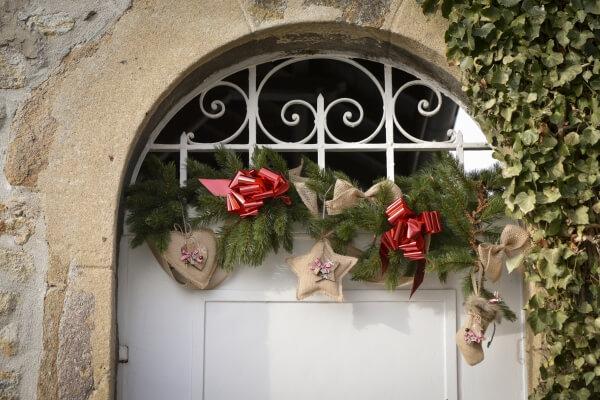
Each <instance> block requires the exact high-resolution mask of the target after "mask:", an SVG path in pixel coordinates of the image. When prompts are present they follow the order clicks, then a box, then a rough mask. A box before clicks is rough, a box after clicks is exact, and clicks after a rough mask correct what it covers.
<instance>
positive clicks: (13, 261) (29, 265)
mask: <svg viewBox="0 0 600 400" xmlns="http://www.w3.org/2000/svg"><path fill="white" fill-rule="evenodd" d="M32 271H33V258H32V257H31V255H29V254H27V253H25V252H23V251H13V250H6V249H0V273H4V274H6V275H8V277H9V278H10V279H12V280H14V281H16V282H21V283H25V282H27V281H28V280H29V278H30V276H31V273H32Z"/></svg>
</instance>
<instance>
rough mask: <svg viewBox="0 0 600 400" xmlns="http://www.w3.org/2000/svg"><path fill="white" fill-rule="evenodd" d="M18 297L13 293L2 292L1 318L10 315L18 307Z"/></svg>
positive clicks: (0, 295) (0, 301)
mask: <svg viewBox="0 0 600 400" xmlns="http://www.w3.org/2000/svg"><path fill="white" fill-rule="evenodd" d="M17 299H18V295H17V294H16V293H12V292H0V317H5V316H8V315H10V314H11V313H12V312H13V311H15V307H16V306H17Z"/></svg>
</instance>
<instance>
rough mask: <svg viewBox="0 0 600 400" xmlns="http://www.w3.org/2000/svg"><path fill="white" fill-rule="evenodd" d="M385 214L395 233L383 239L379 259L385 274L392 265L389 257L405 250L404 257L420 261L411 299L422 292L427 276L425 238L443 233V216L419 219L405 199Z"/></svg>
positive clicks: (424, 214)
mask: <svg viewBox="0 0 600 400" xmlns="http://www.w3.org/2000/svg"><path fill="white" fill-rule="evenodd" d="M385 214H386V215H387V217H388V222H389V223H390V224H392V225H393V227H392V229H390V230H389V231H387V232H385V233H384V234H383V235H382V236H381V246H380V248H379V255H380V257H381V266H382V269H383V271H384V272H385V271H386V270H387V268H388V265H389V253H390V251H393V250H402V253H403V255H404V257H406V258H408V259H409V260H413V261H418V265H417V270H416V271H415V277H414V281H413V287H412V290H411V293H410V295H411V296H412V295H413V293H414V292H415V291H416V290H417V289H418V288H419V286H420V285H421V283H422V282H423V278H424V276H425V253H426V252H427V249H426V248H425V247H426V244H425V236H424V235H428V234H433V233H439V232H441V231H442V225H441V221H440V220H441V218H440V213H439V212H438V211H424V212H422V213H421V214H419V215H416V214H415V213H414V212H413V211H412V210H411V209H410V208H409V207H408V205H407V204H406V201H405V200H404V198H402V197H401V198H399V199H398V200H396V201H394V202H393V203H392V204H390V205H389V206H388V207H387V209H386V211H385Z"/></svg>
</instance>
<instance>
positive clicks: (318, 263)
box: [309, 258, 335, 282]
mask: <svg viewBox="0 0 600 400" xmlns="http://www.w3.org/2000/svg"><path fill="white" fill-rule="evenodd" d="M309 267H310V270H311V271H312V273H313V274H315V275H317V276H318V277H319V278H318V279H317V280H316V282H320V281H322V280H325V279H326V280H328V281H332V282H335V276H334V275H333V274H332V272H333V269H334V267H335V263H334V262H333V261H331V260H327V261H325V262H323V261H322V260H321V259H320V258H315V260H314V261H313V262H312V263H311V264H310V266H309Z"/></svg>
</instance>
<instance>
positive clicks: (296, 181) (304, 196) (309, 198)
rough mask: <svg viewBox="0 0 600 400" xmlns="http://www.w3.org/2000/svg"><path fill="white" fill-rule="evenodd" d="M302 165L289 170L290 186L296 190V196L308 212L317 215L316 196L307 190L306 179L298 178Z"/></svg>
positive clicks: (317, 204)
mask: <svg viewBox="0 0 600 400" xmlns="http://www.w3.org/2000/svg"><path fill="white" fill-rule="evenodd" d="M303 165H304V163H303V162H301V163H300V165H299V166H298V167H296V168H292V169H290V170H289V176H290V182H292V184H293V185H294V187H295V188H296V192H298V196H300V199H301V200H302V202H303V203H304V205H305V206H306V208H308V211H310V212H311V214H313V215H318V214H319V203H318V198H317V194H316V193H315V192H314V191H313V190H311V189H309V188H308V186H307V185H306V182H308V178H305V177H303V176H300V173H301V172H302V167H303Z"/></svg>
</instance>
